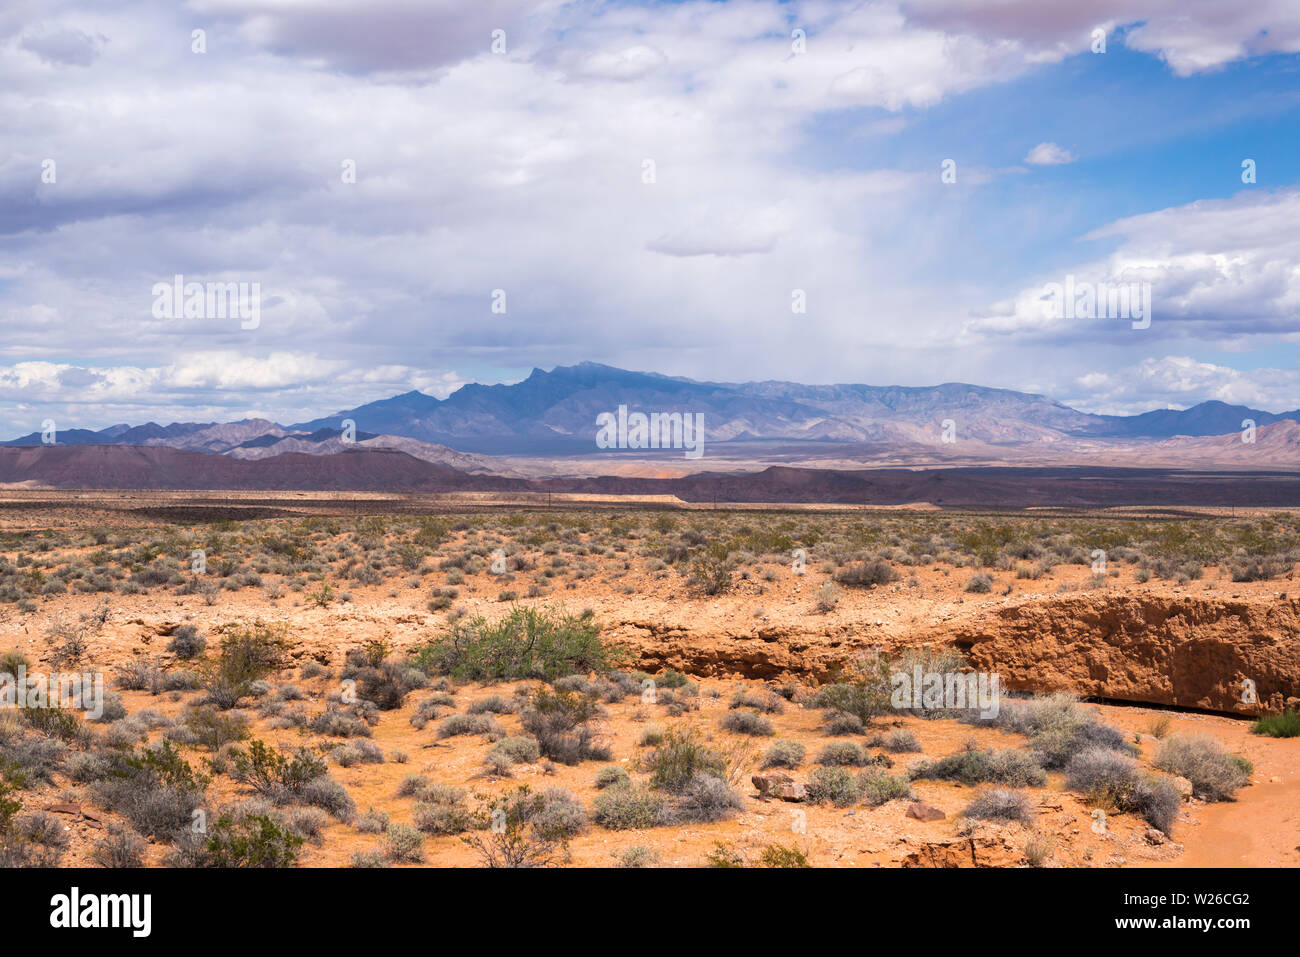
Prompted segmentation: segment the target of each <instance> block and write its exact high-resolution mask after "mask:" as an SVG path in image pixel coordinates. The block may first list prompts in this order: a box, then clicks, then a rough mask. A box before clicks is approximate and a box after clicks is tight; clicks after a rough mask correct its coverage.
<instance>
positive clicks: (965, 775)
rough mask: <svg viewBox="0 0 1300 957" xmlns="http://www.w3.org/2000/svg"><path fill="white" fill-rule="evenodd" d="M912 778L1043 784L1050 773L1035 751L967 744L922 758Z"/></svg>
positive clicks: (913, 770)
mask: <svg viewBox="0 0 1300 957" xmlns="http://www.w3.org/2000/svg"><path fill="white" fill-rule="evenodd" d="M911 776H912V779H913V780H916V779H918V778H928V779H930V780H933V781H957V782H959V783H961V784H971V785H973V784H986V783H988V784H1007V785H1011V786H1014V787H1029V786H1032V787H1041V786H1042V785H1043V784H1045V783H1046V782H1047V773H1046V772H1045V771H1044V770H1043V768H1042V766H1041V765H1039V763H1038V762H1037V761H1036V760H1034V757H1033V755H1031V754H1027V753H1025V752H1024V751H1017V750H1015V749H1013V748H1008V749H1006V750H1005V751H993V750H988V751H984V750H980V749H979V748H974V747H968V748H967V749H966V750H964V751H959V752H958V753H957V754H952V755H949V756H948V757H946V758H940V759H939V760H938V761H933V762H921V763H920V764H918V765H917V766H916V767H915V768H913V769H912V772H911Z"/></svg>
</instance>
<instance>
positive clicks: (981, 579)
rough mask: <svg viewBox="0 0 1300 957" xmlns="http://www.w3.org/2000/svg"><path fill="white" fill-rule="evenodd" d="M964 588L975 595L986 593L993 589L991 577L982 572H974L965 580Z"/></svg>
mask: <svg viewBox="0 0 1300 957" xmlns="http://www.w3.org/2000/svg"><path fill="white" fill-rule="evenodd" d="M964 590H965V591H968V592H972V593H974V594H977V595H986V594H988V593H989V592H991V591H992V590H993V579H992V578H990V577H989V576H988V575H985V574H984V573H983V572H976V573H975V574H974V575H972V576H971V577H970V580H969V581H967V582H966V586H965V589H964Z"/></svg>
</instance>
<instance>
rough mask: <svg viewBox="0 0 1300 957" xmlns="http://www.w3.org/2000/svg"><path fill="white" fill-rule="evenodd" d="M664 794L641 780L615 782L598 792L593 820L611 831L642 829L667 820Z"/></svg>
mask: <svg viewBox="0 0 1300 957" xmlns="http://www.w3.org/2000/svg"><path fill="white" fill-rule="evenodd" d="M664 814H665V801H664V797H663V795H662V794H659V793H658V792H656V791H654V790H652V789H651V788H649V787H646V786H645V785H644V784H641V783H632V784H622V785H615V786H614V787H611V788H606V789H605V790H603V791H601V792H600V793H599V794H598V795H596V798H595V800H594V801H593V802H592V814H591V816H592V820H594V821H595V822H596V823H597V824H599V825H600V826H601V827H604V828H608V829H609V830H611V831H628V830H639V829H641V828H647V827H654V826H655V825H657V824H660V823H663V820H664Z"/></svg>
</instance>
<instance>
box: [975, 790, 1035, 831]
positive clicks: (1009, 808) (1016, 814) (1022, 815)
mask: <svg viewBox="0 0 1300 957" xmlns="http://www.w3.org/2000/svg"><path fill="white" fill-rule="evenodd" d="M962 814H963V815H964V816H965V817H970V818H979V819H981V820H988V821H1021V822H1024V823H1027V822H1028V821H1030V820H1031V819H1032V818H1033V812H1032V811H1031V810H1030V808H1029V799H1028V798H1026V797H1025V796H1024V795H1023V794H1021V793H1020V792H1019V791H1013V790H1011V789H1010V788H985V789H984V790H982V791H980V793H979V794H977V795H976V796H975V800H973V801H971V802H970V804H968V805H967V806H966V810H964V811H962Z"/></svg>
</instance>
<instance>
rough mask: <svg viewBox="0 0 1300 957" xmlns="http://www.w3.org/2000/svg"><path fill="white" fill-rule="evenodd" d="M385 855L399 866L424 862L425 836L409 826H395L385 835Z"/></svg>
mask: <svg viewBox="0 0 1300 957" xmlns="http://www.w3.org/2000/svg"><path fill="white" fill-rule="evenodd" d="M384 853H385V854H387V855H388V859H389V860H390V861H393V862H394V863H397V864H420V863H422V862H423V861H424V835H423V834H421V833H420V832H419V831H417V830H416V829H415V828H413V827H411V826H410V825H409V824H393V825H391V826H390V827H389V828H388V831H387V833H385V834H384Z"/></svg>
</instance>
